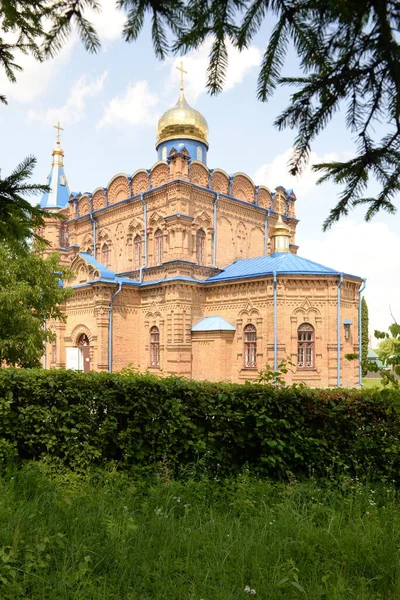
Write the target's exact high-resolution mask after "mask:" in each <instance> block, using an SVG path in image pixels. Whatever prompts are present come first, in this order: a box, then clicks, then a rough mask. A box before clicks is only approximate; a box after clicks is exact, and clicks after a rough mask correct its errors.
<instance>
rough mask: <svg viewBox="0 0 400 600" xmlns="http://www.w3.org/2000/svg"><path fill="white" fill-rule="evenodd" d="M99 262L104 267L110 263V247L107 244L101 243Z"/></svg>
mask: <svg viewBox="0 0 400 600" xmlns="http://www.w3.org/2000/svg"><path fill="white" fill-rule="evenodd" d="M101 262H102V264H103V265H105V266H106V267H108V266H109V264H110V248H109V247H108V245H107V244H103V247H102V249H101Z"/></svg>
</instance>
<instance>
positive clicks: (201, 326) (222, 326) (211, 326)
mask: <svg viewBox="0 0 400 600" xmlns="http://www.w3.org/2000/svg"><path fill="white" fill-rule="evenodd" d="M192 331H236V327H234V326H233V325H231V324H230V323H228V321H225V319H223V318H222V317H204V319H202V320H201V321H199V322H198V323H196V325H193V327H192Z"/></svg>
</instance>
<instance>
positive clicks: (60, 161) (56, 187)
mask: <svg viewBox="0 0 400 600" xmlns="http://www.w3.org/2000/svg"><path fill="white" fill-rule="evenodd" d="M55 127H56V129H57V130H58V133H57V142H56V147H55V148H54V150H53V155H52V156H53V163H52V165H51V171H50V174H49V176H48V178H47V185H48V186H49V187H50V191H49V192H45V193H44V194H43V196H42V199H41V201H40V207H41V208H49V209H51V210H54V209H57V208H65V207H66V206H67V204H68V199H69V196H70V191H69V187H68V182H67V178H66V176H65V171H64V151H63V150H62V148H61V146H60V130H62V128H61V127H60V123H59V124H58V125H57V126H55Z"/></svg>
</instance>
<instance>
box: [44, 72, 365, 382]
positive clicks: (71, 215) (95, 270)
mask: <svg viewBox="0 0 400 600" xmlns="http://www.w3.org/2000/svg"><path fill="white" fill-rule="evenodd" d="M156 152H157V162H155V164H154V165H153V166H152V167H151V168H139V169H137V170H135V171H134V172H133V173H132V174H126V173H117V174H116V175H115V176H114V177H113V178H112V179H111V181H110V182H109V183H108V184H107V185H106V187H103V185H104V183H105V182H104V181H101V179H100V180H99V187H97V188H96V189H95V190H93V191H92V192H90V193H89V192H86V193H79V194H78V193H70V191H69V186H68V182H67V178H66V175H65V171H64V152H63V150H62V149H61V145H60V139H59V132H58V139H57V143H56V147H55V149H54V150H53V163H52V168H51V172H50V175H49V178H48V182H49V186H50V188H51V191H50V192H49V193H46V194H44V196H43V198H42V201H41V206H42V207H43V208H45V209H48V210H49V212H60V213H61V214H62V215H64V217H65V219H64V220H59V219H54V218H51V217H49V219H48V220H47V224H46V227H45V230H44V232H43V236H44V237H45V238H47V239H48V240H49V242H50V246H49V249H50V250H54V251H57V252H59V253H60V255H61V261H62V263H63V264H65V265H68V266H70V268H71V269H72V271H73V276H72V278H71V280H70V281H69V282H66V284H67V285H70V286H72V287H73V289H74V295H73V296H72V297H70V298H69V299H68V300H67V301H66V304H65V307H64V308H65V313H66V315H67V322H66V323H52V324H51V323H50V324H49V326H50V327H51V328H52V329H53V331H55V333H56V336H57V339H56V341H55V342H53V344H48V346H47V348H46V353H45V356H44V366H46V367H47V368H60V367H67V368H75V369H82V370H84V371H89V370H92V369H93V370H96V371H110V372H111V371H113V372H115V371H120V370H121V369H123V368H124V367H128V366H132V367H134V368H135V369H137V370H139V371H141V372H144V371H150V372H152V373H154V374H158V375H161V376H165V375H169V374H175V375H180V376H184V377H190V378H194V379H208V380H210V381H235V382H245V381H246V380H250V381H252V380H255V379H257V377H258V376H259V371H260V370H262V369H263V368H264V367H265V366H266V365H267V364H268V365H270V367H271V368H276V367H277V366H278V364H279V362H280V361H281V360H282V359H285V358H290V360H291V361H292V363H293V365H294V366H292V367H291V368H290V369H289V373H288V375H287V381H288V383H301V382H304V383H305V384H307V385H309V386H313V387H314V386H315V387H335V386H348V387H353V386H358V385H359V382H360V374H359V365H358V361H348V360H346V359H345V354H347V353H358V351H359V343H360V340H359V333H358V332H359V318H360V300H361V293H362V289H363V287H364V282H363V280H362V279H361V278H360V277H357V276H354V275H350V274H347V273H342V272H340V271H337V270H335V269H332V268H329V267H326V266H323V265H321V264H319V263H317V262H314V261H313V260H309V259H307V258H303V257H301V256H299V255H298V254H297V251H298V246H297V244H296V227H297V223H298V220H297V219H296V201H297V200H296V196H295V194H294V192H293V190H291V189H285V188H284V187H281V186H279V187H277V188H276V189H275V190H274V191H270V190H269V189H268V188H267V187H265V186H255V185H254V183H253V181H252V180H251V178H250V177H249V176H248V175H246V174H245V173H234V174H233V175H228V174H227V173H226V172H225V171H223V170H222V169H218V168H210V167H208V165H207V152H208V125H207V122H206V119H205V118H204V116H203V115H202V114H200V113H199V112H198V111H197V110H195V109H194V108H192V107H191V106H189V104H188V103H187V101H186V99H185V95H184V90H183V82H182V81H181V89H180V94H179V99H178V101H177V103H176V105H175V106H174V107H172V108H171V109H170V110H168V111H167V112H165V113H164V114H163V115H162V116H161V117H160V119H159V121H158V126H157V139H156ZM74 186H79V182H74Z"/></svg>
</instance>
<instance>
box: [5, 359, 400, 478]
mask: <svg viewBox="0 0 400 600" xmlns="http://www.w3.org/2000/svg"><path fill="white" fill-rule="evenodd" d="M398 405H400V395H399V392H396V391H393V392H390V396H388V394H386V395H385V394H380V393H377V392H374V391H372V390H364V391H359V390H347V389H340V390H311V389H309V388H284V389H275V388H272V387H269V386H262V385H250V384H249V385H238V384H225V383H218V384H214V383H209V382H196V381H190V380H186V379H181V378H178V377H169V378H165V379H158V378H156V377H153V376H151V375H128V376H125V375H116V374H112V375H110V374H106V373H89V374H87V375H84V374H82V373H76V372H73V371H61V370H60V371H58V370H54V371H40V370H23V369H0V460H2V461H3V462H4V461H8V460H9V459H10V458H11V459H13V458H17V459H22V460H24V459H34V460H35V459H40V458H43V457H45V456H48V457H49V458H50V459H60V460H62V461H63V462H65V464H67V465H70V466H75V467H76V466H87V465H88V464H101V463H104V462H108V461H117V462H118V463H120V464H121V465H122V466H124V467H127V468H131V467H132V466H140V467H151V468H154V467H155V466H157V465H159V464H160V463H161V464H167V465H168V467H169V468H171V469H173V471H174V472H178V471H179V470H180V469H181V468H184V467H185V466H186V465H191V464H193V463H200V465H201V466H204V467H205V468H206V469H207V470H212V471H213V472H215V473H219V474H223V475H225V474H228V473H233V472H236V471H238V470H239V469H241V468H242V467H243V466H244V465H248V466H249V468H250V469H251V470H252V471H254V472H257V473H260V474H265V475H268V476H271V477H275V478H281V477H287V476H290V475H292V474H293V475H295V476H298V477H301V476H308V475H311V474H314V475H316V476H323V475H327V474H329V473H331V474H336V473H343V472H347V473H349V474H352V475H360V476H365V475H367V476H368V477H370V478H374V479H378V478H379V479H386V478H387V479H390V480H396V481H397V480H398V479H400V469H399V467H400V462H399V459H400V416H399V415H398V413H397V406H398Z"/></svg>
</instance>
